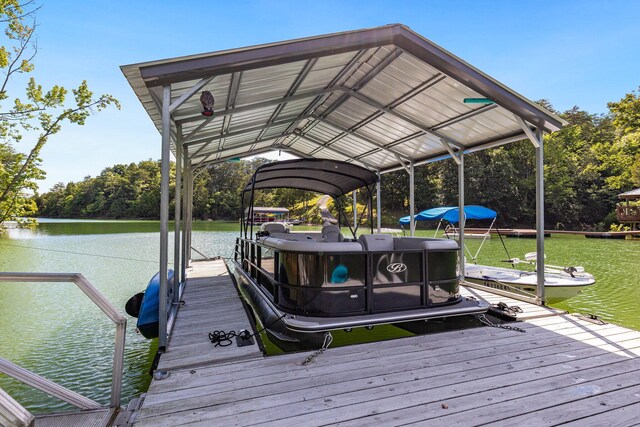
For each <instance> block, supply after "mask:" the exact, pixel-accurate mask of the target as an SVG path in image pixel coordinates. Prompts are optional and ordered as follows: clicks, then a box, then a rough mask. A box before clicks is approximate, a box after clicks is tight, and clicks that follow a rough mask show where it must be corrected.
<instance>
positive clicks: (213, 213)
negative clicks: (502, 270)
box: [0, 93, 640, 230]
mask: <svg viewBox="0 0 640 427" xmlns="http://www.w3.org/2000/svg"><path fill="white" fill-rule="evenodd" d="M541 104H542V105H543V106H545V107H546V108H548V109H552V108H551V106H550V105H549V104H548V102H546V101H541ZM609 108H610V114H607V115H593V114H589V113H587V112H586V111H583V110H580V109H579V108H577V107H574V108H572V109H570V110H568V111H565V112H564V113H558V114H559V115H560V116H562V117H563V118H564V119H565V120H567V122H568V123H569V125H568V126H565V127H564V128H563V129H562V130H560V131H559V132H555V133H553V134H551V135H547V136H546V137H545V145H544V148H545V168H544V173H545V220H546V227H547V228H556V229H578V230H581V229H582V230H589V229H596V228H599V229H608V228H609V223H607V221H609V222H610V221H611V220H612V219H611V218H612V213H613V212H614V209H615V205H616V203H617V202H618V199H617V195H618V194H619V193H621V192H624V191H628V190H630V189H632V188H637V187H639V186H640V99H639V98H638V95H637V94H636V93H631V94H628V95H626V96H625V97H624V98H622V99H621V100H620V101H619V102H612V103H610V104H609ZM0 156H5V157H7V156H19V154H16V153H15V152H12V151H0ZM264 162H266V160H265V159H255V160H252V161H243V162H236V163H221V164H217V165H214V166H211V167H209V168H207V169H205V170H201V171H199V172H197V173H196V175H197V176H196V179H195V182H194V209H193V212H194V217H195V218H199V219H227V220H237V219H238V218H239V217H240V215H241V214H240V210H241V199H240V194H241V192H242V189H243V188H244V185H245V184H246V183H247V182H248V180H249V178H250V177H251V174H252V173H253V171H254V170H255V169H256V168H257V167H258V166H260V165H261V164H263V163H264ZM173 167H174V166H173V165H172V169H171V170H172V174H173V171H174V169H173ZM0 173H2V171H1V170H0ZM159 183H160V165H159V162H157V161H151V160H149V161H145V162H140V163H138V164H131V165H116V166H113V167H111V168H107V169H105V170H104V171H103V172H102V173H101V174H100V175H99V176H97V177H96V178H87V179H85V180H84V181H82V182H79V183H69V184H67V185H64V184H58V185H56V186H55V187H54V188H53V189H52V190H51V191H50V192H48V193H46V194H43V195H42V196H40V197H38V198H37V202H38V207H39V212H40V215H44V216H52V217H77V218H158V217H159V212H158V209H159V204H160V202H159V200H160V193H159V191H160V190H159V187H160V184H159ZM415 183H416V188H415V200H416V212H419V211H420V210H423V209H427V208H430V207H434V206H445V205H457V203H458V170H457V165H456V164H455V162H453V161H452V160H447V161H442V162H436V163H430V164H426V165H422V166H418V167H416V168H415ZM465 195H466V203H467V204H478V205H484V206H488V207H491V208H492V209H494V210H496V211H497V212H498V215H499V216H498V219H499V225H500V226H501V227H509V226H521V227H532V226H533V225H534V224H535V150H534V148H533V145H532V144H531V143H530V142H529V141H520V142H516V143H513V144H509V145H505V146H502V147H497V148H494V149H491V150H485V151H480V152H476V153H473V154H468V155H466V156H465ZM171 197H173V190H172V192H171ZM314 197H315V199H314ZM366 199H367V197H366V192H365V191H361V192H360V194H359V196H358V201H359V202H360V203H362V202H364V201H365V200H366ZM317 200H318V198H317V196H314V195H312V194H310V193H308V192H305V191H300V190H289V189H276V190H272V191H259V192H257V194H256V199H255V205H256V206H283V207H287V208H289V209H290V210H291V211H292V216H293V217H306V218H307V219H315V221H319V214H318V212H316V211H317V209H316V208H314V204H315V203H316V202H317ZM247 202H248V201H245V206H246V203H247ZM342 204H343V205H344V207H345V210H346V211H347V215H346V218H347V219H348V220H349V221H351V218H352V217H353V216H352V213H351V205H352V201H351V197H350V196H345V197H344V198H343V200H342ZM363 206H364V205H360V206H359V212H360V211H361V210H362V208H363ZM374 206H375V204H374ZM328 208H329V209H330V210H331V211H332V213H333V214H334V216H337V208H336V205H335V204H333V203H329V204H328ZM26 209H33V207H32V206H27V207H26ZM382 212H383V223H384V224H385V225H387V226H397V221H398V218H399V217H401V216H404V215H407V214H408V213H409V175H408V174H407V173H406V172H405V171H404V170H399V171H396V172H392V173H388V174H385V175H383V177H382ZM171 213H173V210H171ZM367 216H368V215H367ZM605 218H609V219H608V220H606V221H605ZM613 218H615V217H613ZM431 225H432V224H431ZM471 225H473V224H471Z"/></svg>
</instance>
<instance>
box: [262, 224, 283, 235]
mask: <svg viewBox="0 0 640 427" xmlns="http://www.w3.org/2000/svg"><path fill="white" fill-rule="evenodd" d="M261 228H262V230H263V231H268V232H269V234H273V233H288V232H289V230H287V227H285V226H284V224H281V223H279V222H270V223H266V224H263V225H262V227H261Z"/></svg>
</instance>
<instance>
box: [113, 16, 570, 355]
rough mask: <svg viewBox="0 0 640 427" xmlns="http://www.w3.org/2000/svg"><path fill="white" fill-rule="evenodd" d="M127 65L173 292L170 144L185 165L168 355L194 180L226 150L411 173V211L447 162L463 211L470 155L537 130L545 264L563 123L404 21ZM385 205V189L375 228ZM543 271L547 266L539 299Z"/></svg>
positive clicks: (165, 312)
mask: <svg viewBox="0 0 640 427" xmlns="http://www.w3.org/2000/svg"><path fill="white" fill-rule="evenodd" d="M121 68H122V71H123V73H124V75H125V76H126V78H127V80H128V81H129V83H130V84H131V86H132V88H133V90H134V91H135V93H136V95H137V96H138V98H139V99H140V102H141V103H142V105H143V106H144V108H145V109H146V111H147V113H148V114H149V116H150V118H151V119H152V120H153V122H154V124H155V125H156V128H157V129H158V131H159V132H160V134H161V135H162V162H161V168H162V181H161V210H160V223H161V225H160V273H161V275H160V276H161V283H160V288H161V291H160V295H167V294H168V292H167V291H168V289H167V286H168V283H167V279H166V277H167V270H168V266H169V257H168V248H169V161H170V156H171V153H173V155H174V156H175V160H176V165H177V167H176V177H175V179H176V186H175V200H176V203H175V218H176V221H175V230H174V231H175V240H174V242H173V245H174V259H173V265H174V270H175V271H177V272H180V274H179V277H180V280H178V281H176V285H175V286H176V289H174V290H173V292H172V293H171V295H172V300H167V304H160V325H159V326H160V338H159V340H160V341H159V347H160V349H161V350H162V349H163V348H164V347H165V346H166V343H167V339H168V334H169V333H170V331H171V323H172V321H173V320H172V319H173V317H174V314H175V313H176V311H177V306H178V302H179V298H180V295H181V289H182V287H183V286H184V282H185V270H186V268H187V266H188V265H189V262H190V258H191V256H190V254H191V217H192V198H193V178H194V176H195V175H196V174H198V173H199V172H201V171H202V170H204V168H206V167H207V166H209V165H213V164H216V163H220V162H224V161H228V160H231V159H236V158H243V157H249V156H254V155H256V154H261V153H265V152H269V151H274V150H275V151H277V150H281V151H286V152H289V153H291V154H293V155H296V156H299V157H303V158H304V157H309V158H314V157H315V158H329V159H335V160H343V161H349V162H353V163H355V164H358V165H361V166H364V167H366V168H369V169H371V170H375V171H376V172H377V173H378V174H380V175H383V174H385V173H388V172H391V171H396V170H405V171H406V172H407V173H408V174H409V182H410V188H409V194H410V216H411V217H412V218H413V217H414V215H415V209H414V205H415V203H414V170H415V168H416V167H418V166H420V165H422V164H425V163H429V162H434V161H438V160H444V159H448V158H451V159H453V161H455V162H456V164H457V166H458V200H459V207H460V212H461V215H462V212H463V211H464V155H465V154H468V153H472V152H475V151H478V150H483V149H487V148H493V147H498V146H501V145H504V144H508V143H511V142H515V141H520V140H523V139H529V140H530V141H531V142H532V144H533V145H534V147H535V151H536V184H537V185H536V188H537V190H536V215H537V219H536V229H537V233H538V235H537V253H538V259H540V260H543V259H544V256H543V253H544V240H543V234H544V187H543V167H542V166H543V134H544V133H545V132H546V133H550V132H554V131H557V130H559V129H560V128H561V127H562V126H563V125H565V124H566V122H565V121H563V120H562V119H560V118H558V117H557V116H555V115H553V114H552V113H550V112H548V111H546V110H545V109H543V108H541V107H540V106H538V105H536V104H534V103H533V102H531V101H529V100H527V99H526V98H525V97H523V96H522V95H520V94H518V93H516V92H515V91H513V90H511V89H509V88H507V87H506V86H505V85H503V84H501V83H500V82H498V81H496V80H495V79H493V78H491V77H490V76H488V75H487V74H485V73H483V72H482V71H480V70H478V69H476V68H474V67H473V66H471V65H470V64H468V63H466V62H464V61H463V60H461V59H460V58H458V57H456V56H454V55H453V54H451V53H449V52H447V51H446V50H444V49H443V48H441V47H439V46H437V45H436V44H434V43H433V42H431V41H429V40H427V39H426V38H424V37H422V36H421V35H419V34H417V33H415V32H413V31H412V30H411V29H409V28H408V27H406V26H404V25H399V24H394V25H387V26H383V27H377V28H371V29H364V30H357V31H349V32H343V33H336V34H329V35H323V36H316V37H309V38H303V39H297V40H290V41H284V42H278V43H270V44H265V45H259V46H252V47H246V48H240V49H232V50H226V51H221V52H213V53H204V54H199V55H192V56H185V57H179V58H172V59H165V60H158V61H151V62H146V63H139V64H132V65H126V66H123V67H121ZM380 200H381V195H380V188H379V186H378V189H377V208H378V209H377V214H378V221H377V225H378V228H380V206H381V205H380ZM354 201H355V195H354ZM461 220H462V218H461ZM460 223H461V230H460V235H461V237H460V240H461V241H460V252H459V256H460V259H461V261H462V260H463V259H464V242H463V240H464V237H463V235H464V229H463V226H462V221H460ZM411 224H412V225H411V234H412V235H413V234H414V232H415V229H414V226H413V221H411ZM460 265H461V266H464V262H461V263H460ZM462 268H464V267H462ZM543 273H544V268H539V272H538V297H539V298H540V299H541V300H544V286H543V280H544V276H543ZM462 274H464V271H462Z"/></svg>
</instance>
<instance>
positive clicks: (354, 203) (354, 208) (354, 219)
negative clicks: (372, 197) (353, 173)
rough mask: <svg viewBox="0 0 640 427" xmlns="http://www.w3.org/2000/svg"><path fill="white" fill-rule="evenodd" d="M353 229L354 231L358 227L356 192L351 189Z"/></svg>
mask: <svg viewBox="0 0 640 427" xmlns="http://www.w3.org/2000/svg"><path fill="white" fill-rule="evenodd" d="M352 195H353V230H354V232H355V230H356V228H357V227H358V193H356V191H355V190H353V193H352Z"/></svg>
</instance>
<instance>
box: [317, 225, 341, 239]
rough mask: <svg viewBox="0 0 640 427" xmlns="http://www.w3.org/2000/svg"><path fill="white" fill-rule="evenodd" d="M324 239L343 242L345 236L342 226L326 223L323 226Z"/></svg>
mask: <svg viewBox="0 0 640 427" xmlns="http://www.w3.org/2000/svg"><path fill="white" fill-rule="evenodd" d="M322 240H323V241H325V242H342V240H343V237H342V233H340V227H338V226H337V225H333V224H331V225H325V226H324V227H322Z"/></svg>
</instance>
